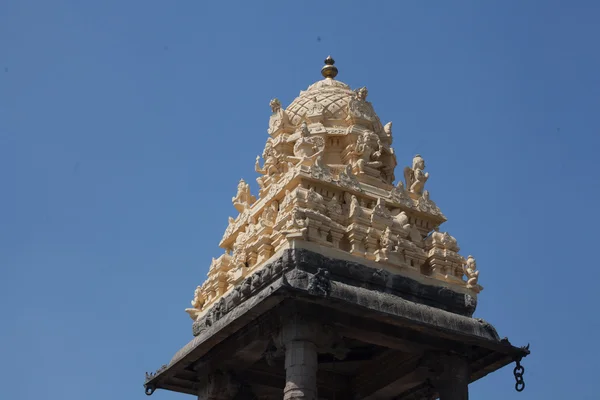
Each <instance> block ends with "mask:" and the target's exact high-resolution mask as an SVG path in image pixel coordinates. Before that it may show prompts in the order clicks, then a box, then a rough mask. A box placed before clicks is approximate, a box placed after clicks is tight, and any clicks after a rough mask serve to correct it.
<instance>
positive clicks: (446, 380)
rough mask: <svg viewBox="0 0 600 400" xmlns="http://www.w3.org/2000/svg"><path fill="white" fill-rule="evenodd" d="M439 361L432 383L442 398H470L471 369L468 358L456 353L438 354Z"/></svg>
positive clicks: (459, 399)
mask: <svg viewBox="0 0 600 400" xmlns="http://www.w3.org/2000/svg"><path fill="white" fill-rule="evenodd" d="M432 361H433V362H434V363H437V368H435V369H436V371H435V374H434V376H432V377H431V379H430V380H431V383H432V384H433V386H434V387H435V389H436V390H437V391H438V393H439V394H440V400H468V399H469V381H470V369H469V362H468V361H467V359H466V358H464V357H461V356H459V355H455V354H436V355H435V356H434V357H433V358H432Z"/></svg>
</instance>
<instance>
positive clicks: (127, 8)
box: [0, 0, 600, 400]
mask: <svg viewBox="0 0 600 400" xmlns="http://www.w3.org/2000/svg"><path fill="white" fill-rule="evenodd" d="M372 3H376V2H365V1H356V2H351V1H327V2H322V1H321V2H314V1H297V2H287V1H278V2H275V1H273V2H259V1H256V2H248V1H240V2H217V1H213V2H206V1H189V0H180V1H149V0H145V1H85V2H84V1H58V0H57V1H25V0H21V1H4V2H2V3H1V4H0V183H1V189H2V195H1V196H0V268H1V272H2V274H1V275H0V307H2V314H3V315H2V318H1V322H0V360H1V362H0V383H1V388H2V397H3V398H6V399H11V400H17V399H33V398H37V397H39V396H42V397H43V398H45V399H57V400H58V399H60V400H72V399H73V400H75V399H77V400H79V399H89V400H96V399H97V400H104V399H108V398H111V399H142V398H145V397H144V396H145V395H144V394H143V389H142V384H143V379H144V372H145V371H149V370H154V369H156V368H158V367H159V366H160V365H161V364H163V363H166V362H168V360H169V359H170V358H171V356H172V355H173V354H174V353H175V351H177V350H178V349H179V348H180V347H181V346H183V345H184V344H185V343H187V342H188V340H190V339H191V338H192V336H191V320H190V319H189V317H188V316H187V314H185V312H184V311H183V310H184V308H186V307H187V306H188V304H189V301H190V300H191V298H192V296H193V292H194V288H195V287H196V285H198V284H200V283H201V282H202V281H203V280H204V278H205V275H206V272H207V269H208V266H209V263H210V260H211V257H213V256H218V255H219V254H220V249H219V248H218V246H217V243H218V241H219V240H220V238H221V235H222V233H223V231H224V229H225V226H226V224H227V217H228V216H229V215H235V210H234V208H233V206H232V205H231V201H230V200H231V197H232V196H233V195H234V194H235V190H236V185H237V182H238V180H239V179H240V178H241V177H243V178H245V179H246V180H247V181H249V182H251V183H252V184H253V188H254V190H255V191H256V184H255V177H256V175H255V173H254V171H253V165H254V158H255V156H256V155H257V154H259V153H260V152H261V151H262V148H263V146H264V142H265V140H266V138H267V133H266V129H267V124H268V118H269V115H270V109H269V105H268V104H269V100H270V99H271V98H273V97H279V98H280V99H281V101H282V103H283V104H284V106H287V104H289V103H290V102H291V100H292V99H294V97H296V96H297V95H298V93H299V91H300V90H304V89H305V88H306V87H307V86H308V85H309V84H311V83H312V82H314V81H316V80H318V79H320V74H319V70H320V68H321V66H322V61H323V59H324V58H325V57H326V56H327V55H328V54H331V55H332V56H333V57H334V58H335V60H336V62H337V63H336V65H337V66H338V67H339V70H340V73H339V75H338V78H339V79H340V80H342V81H344V82H346V83H348V84H350V85H351V86H353V87H357V86H359V85H360V86H363V85H366V86H367V87H368V88H369V100H371V101H372V102H373V104H374V106H375V109H376V111H377V112H378V114H379V116H380V117H381V119H382V120H383V121H384V122H387V121H390V120H391V121H393V122H394V135H395V142H394V145H395V149H396V151H397V154H398V161H399V168H401V167H404V166H405V165H409V163H410V162H411V159H412V156H413V155H414V154H415V152H419V153H420V154H422V155H423V157H424V158H425V160H426V162H427V167H428V171H429V173H430V175H431V178H430V180H429V182H428V188H429V190H430V193H431V198H432V199H433V200H435V201H436V202H437V204H438V205H439V206H440V207H441V209H442V210H443V211H444V213H445V214H446V215H447V217H448V218H449V222H447V223H446V224H445V225H443V228H444V229H445V230H448V231H449V232H450V233H451V234H452V235H454V236H455V237H456V238H457V239H458V241H459V244H460V246H461V248H462V253H463V254H464V255H468V254H473V255H474V256H475V257H476V258H477V261H478V267H479V268H480V270H481V280H480V282H481V283H482V284H483V285H484V287H485V290H484V291H483V292H482V294H481V296H480V304H479V307H478V310H477V312H476V315H477V316H478V317H481V318H485V319H487V320H489V321H490V322H492V323H493V324H495V325H496V326H497V328H498V330H499V334H500V336H508V337H509V338H510V339H511V341H512V342H513V343H514V344H516V345H525V344H527V343H528V342H531V349H532V356H530V357H529V358H527V359H526V360H525V361H524V366H525V368H526V374H525V381H526V384H527V388H526V390H525V392H523V393H521V394H518V393H516V392H515V391H514V389H513V386H514V378H513V376H512V367H508V368H505V369H504V370H502V371H499V372H497V373H496V374H494V375H491V376H488V377H486V378H484V379H483V380H481V381H479V382H478V383H476V384H473V385H472V387H471V393H472V398H474V399H486V400H507V399H557V400H563V399H568V398H573V397H576V398H577V399H584V400H585V399H597V398H598V394H597V390H596V389H595V387H596V385H597V371H596V367H595V365H596V361H597V357H598V356H599V355H600V354H599V344H598V331H599V328H600V326H599V325H600V324H599V316H598V314H599V312H598V306H599V300H598V285H599V281H600V273H599V272H598V266H597V264H598V261H597V258H598V257H597V255H596V253H595V251H596V250H597V249H598V233H597V229H598V225H599V222H600V219H599V217H598V210H597V206H598V202H599V192H600V184H599V162H598V151H599V149H600V118H599V115H600V114H599V109H600V73H599V71H600V52H599V51H598V38H600V25H599V24H598V21H599V20H600V3H599V2H597V1H551V0H548V1H541V0H540V1H516V0H514V1H512V0H511V1H507V0H502V1H500V0H499V1H475V0H473V1H466V0H465V1H462V0H459V1H430V2H419V1H396V2H392V1H388V2H377V4H376V5H374V4H372ZM317 37H320V38H321V40H320V41H318V40H317ZM397 172H398V173H397V176H400V175H401V173H400V169H398V171H397ZM154 397H156V398H158V399H163V400H168V399H181V398H184V395H177V394H171V393H168V392H164V391H159V392H157V393H155V394H154ZM190 398H191V397H190Z"/></svg>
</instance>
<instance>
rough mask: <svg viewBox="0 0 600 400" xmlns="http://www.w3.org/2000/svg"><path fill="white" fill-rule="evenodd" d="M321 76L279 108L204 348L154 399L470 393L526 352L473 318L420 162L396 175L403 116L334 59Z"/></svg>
mask: <svg viewBox="0 0 600 400" xmlns="http://www.w3.org/2000/svg"><path fill="white" fill-rule="evenodd" d="M321 74H322V75H323V78H324V79H322V80H319V81H317V82H316V83H314V84H312V85H310V86H309V87H308V88H307V89H306V90H305V91H302V92H300V95H299V96H298V97H297V98H296V99H295V100H294V101H293V102H292V103H291V104H290V105H289V106H288V107H287V108H286V109H284V108H283V107H282V105H281V102H280V101H279V100H278V99H273V100H271V102H270V107H271V117H270V119H269V128H268V133H269V138H268V139H267V142H266V144H265V148H264V151H263V154H262V160H261V157H260V156H257V158H256V164H255V170H256V172H257V173H258V174H259V177H258V178H257V182H258V186H259V192H258V194H257V196H255V195H253V194H252V193H251V192H250V187H249V185H248V184H247V183H246V182H244V181H243V180H240V182H239V183H238V187H237V193H236V195H235V197H233V198H232V202H233V206H234V208H235V210H236V216H235V217H229V225H228V226H227V229H226V230H225V234H224V235H223V238H222V239H221V242H220V246H221V247H222V248H223V254H221V255H220V256H219V257H217V258H213V260H212V263H211V265H210V268H209V271H208V277H207V279H206V280H205V282H204V283H202V284H201V285H200V286H198V287H197V288H196V291H195V293H194V297H193V300H192V302H191V307H190V308H188V309H186V310H185V311H186V312H187V313H188V314H189V316H190V317H191V319H192V320H193V322H192V332H193V335H194V339H193V340H192V341H190V342H189V343H188V344H187V345H186V346H184V347H183V348H182V349H181V350H179V351H178V352H177V353H176V354H175V356H174V357H173V359H172V360H171V361H170V363H169V364H167V365H164V366H163V367H161V368H160V369H159V370H158V371H157V372H156V373H152V374H147V377H146V382H145V388H146V393H147V394H152V393H153V392H154V390H155V389H158V388H161V389H165V390H172V391H176V392H181V393H188V394H191V395H195V396H198V398H199V399H222V400H230V399H246V398H247V399H255V398H260V399H281V398H283V399H286V400H292V399H309V400H316V399H336V398H337V399H357V400H358V399H434V398H438V397H439V398H440V399H442V400H454V399H461V400H462V399H467V398H468V384H469V383H470V382H472V381H474V380H477V379H479V378H481V377H483V376H485V375H487V374H488V373H490V372H493V371H495V370H497V369H499V368H501V367H503V366H505V365H507V364H509V363H511V362H513V361H517V362H519V361H520V360H521V358H522V357H524V356H526V355H527V354H529V350H528V349H527V348H519V347H514V346H512V345H511V344H510V343H509V341H508V340H507V339H506V338H505V339H500V337H499V336H498V334H497V333H496V330H495V329H494V327H493V326H492V325H490V324H489V323H487V322H485V321H484V320H481V319H473V318H472V315H473V312H474V311H475V307H476V305H477V296H478V294H479V293H480V292H481V290H482V289H483V287H482V286H481V285H480V284H479V271H478V270H477V266H476V262H475V258H474V257H472V256H468V257H466V258H465V257H464V256H462V255H461V254H459V250H460V249H459V247H458V243H457V240H456V239H455V238H454V237H453V236H451V235H450V234H449V233H448V232H443V231H442V230H440V226H441V225H442V224H443V223H444V222H445V221H446V218H445V216H444V214H443V213H442V212H441V211H440V209H439V208H438V206H437V205H436V204H435V203H434V202H433V200H431V199H430V195H429V192H428V190H427V189H426V185H427V180H428V179H429V173H428V172H425V169H426V167H425V161H424V160H423V158H422V157H421V156H420V155H415V157H414V158H413V160H412V163H410V165H408V166H406V167H405V168H404V169H403V173H402V175H403V178H404V182H403V180H402V179H399V180H397V181H396V176H395V167H396V163H397V160H396V155H395V153H394V149H393V148H392V146H391V145H392V123H391V122H388V123H387V124H385V125H384V124H382V122H381V121H380V120H379V117H378V116H377V114H376V113H375V111H374V109H373V106H372V105H371V103H370V102H369V101H368V100H367V97H368V91H367V88H366V87H362V88H359V89H356V90H352V89H351V88H350V87H349V86H348V85H346V84H345V83H343V82H340V81H339V80H336V79H335V78H336V76H337V74H338V70H337V68H336V67H335V65H334V60H333V59H332V58H331V57H328V58H327V59H326V60H325V66H324V67H323V68H322V70H321ZM395 182H397V183H395ZM518 366H519V367H520V364H518ZM518 371H521V370H520V369H519V370H518ZM516 376H517V382H518V384H519V386H518V388H522V387H521V386H520V385H522V373H521V374H520V375H519V374H516ZM519 379H521V380H520V382H521V383H519Z"/></svg>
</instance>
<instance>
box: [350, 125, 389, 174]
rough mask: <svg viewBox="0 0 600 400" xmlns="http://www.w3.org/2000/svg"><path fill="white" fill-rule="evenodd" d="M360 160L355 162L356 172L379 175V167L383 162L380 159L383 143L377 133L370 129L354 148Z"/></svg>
mask: <svg viewBox="0 0 600 400" xmlns="http://www.w3.org/2000/svg"><path fill="white" fill-rule="evenodd" d="M354 154H355V156H357V157H358V160H357V161H356V162H355V164H354V168H355V172H356V173H367V174H369V175H374V176H379V174H380V172H379V171H378V168H381V166H382V165H383V163H382V162H381V161H379V158H380V157H381V143H380V141H379V138H378V137H377V135H376V134H375V133H373V132H370V131H365V132H364V133H363V134H362V135H360V136H359V137H358V139H357V141H356V147H355V150H354Z"/></svg>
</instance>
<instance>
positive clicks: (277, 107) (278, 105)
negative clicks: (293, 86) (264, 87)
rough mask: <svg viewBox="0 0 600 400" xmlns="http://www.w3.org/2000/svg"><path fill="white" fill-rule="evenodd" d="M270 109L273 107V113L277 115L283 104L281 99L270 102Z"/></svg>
mask: <svg viewBox="0 0 600 400" xmlns="http://www.w3.org/2000/svg"><path fill="white" fill-rule="evenodd" d="M269 107H271V112H272V113H273V114H275V113H276V112H279V110H281V102H280V101H279V99H277V98H275V99H273V100H271V101H270V102H269Z"/></svg>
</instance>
